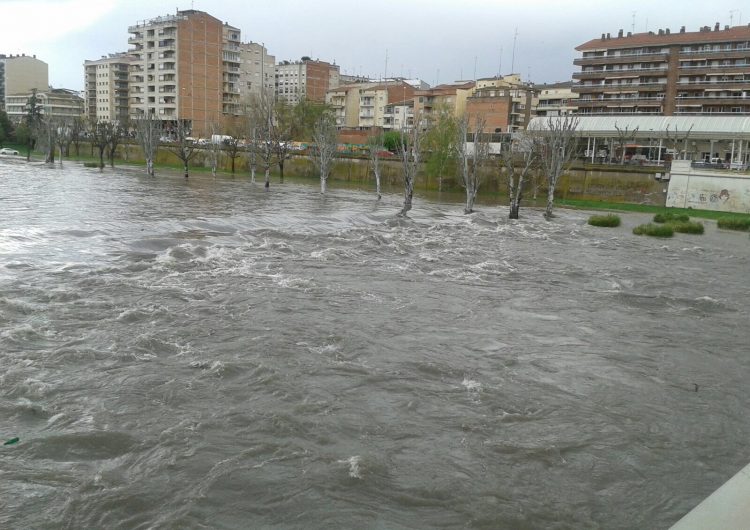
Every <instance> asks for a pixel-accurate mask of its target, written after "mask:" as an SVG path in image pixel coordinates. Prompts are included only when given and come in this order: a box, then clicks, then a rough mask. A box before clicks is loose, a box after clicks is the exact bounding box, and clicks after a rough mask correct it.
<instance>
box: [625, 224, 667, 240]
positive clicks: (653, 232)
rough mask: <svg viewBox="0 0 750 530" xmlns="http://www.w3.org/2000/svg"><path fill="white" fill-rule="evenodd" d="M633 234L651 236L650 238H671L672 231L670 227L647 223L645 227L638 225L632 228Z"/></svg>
mask: <svg viewBox="0 0 750 530" xmlns="http://www.w3.org/2000/svg"><path fill="white" fill-rule="evenodd" d="M633 233H634V234H635V235H637V236H643V235H645V236H652V237H672V236H673V235H674V229H673V228H672V225H668V224H664V225H655V224H653V223H648V224H645V225H638V226H636V227H635V228H633Z"/></svg>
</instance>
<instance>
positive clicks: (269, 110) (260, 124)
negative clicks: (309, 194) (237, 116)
mask: <svg viewBox="0 0 750 530" xmlns="http://www.w3.org/2000/svg"><path fill="white" fill-rule="evenodd" d="M248 120H249V126H250V129H251V131H252V134H253V135H254V136H255V138H254V140H253V142H252V144H253V147H252V149H253V151H252V152H251V154H252V156H253V157H256V156H257V157H259V158H260V162H261V165H262V166H263V173H264V178H265V187H266V189H268V188H269V187H270V186H271V164H272V163H273V156H274V152H275V151H274V142H273V140H272V131H273V120H274V105H273V101H272V98H271V95H270V94H268V93H267V92H266V91H265V90H264V91H261V93H260V95H254V96H253V97H252V99H251V100H250V105H249V109H248ZM253 180H254V179H253Z"/></svg>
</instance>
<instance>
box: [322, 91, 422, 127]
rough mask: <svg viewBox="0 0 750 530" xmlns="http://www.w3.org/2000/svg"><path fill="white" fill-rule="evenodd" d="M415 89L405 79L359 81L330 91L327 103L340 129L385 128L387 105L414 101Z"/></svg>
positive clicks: (327, 95)
mask: <svg viewBox="0 0 750 530" xmlns="http://www.w3.org/2000/svg"><path fill="white" fill-rule="evenodd" d="M415 92H416V91H415V89H414V87H413V86H412V85H410V84H408V83H406V82H404V81H387V82H383V83H357V84H353V85H346V86H341V87H338V88H334V89H330V90H328V92H327V94H326V103H328V105H329V106H330V107H331V108H332V109H333V112H334V115H335V117H336V125H337V126H338V127H339V129H359V130H367V129H372V128H375V127H377V128H383V127H384V125H385V123H386V115H387V112H386V108H387V107H388V106H389V105H391V104H393V103H394V102H403V101H408V100H411V99H412V98H413V97H414V94H415Z"/></svg>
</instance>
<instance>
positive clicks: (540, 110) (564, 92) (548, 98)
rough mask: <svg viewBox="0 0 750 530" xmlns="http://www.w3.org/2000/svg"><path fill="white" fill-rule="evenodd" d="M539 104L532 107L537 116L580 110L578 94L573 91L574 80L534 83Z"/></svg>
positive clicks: (563, 113)
mask: <svg viewBox="0 0 750 530" xmlns="http://www.w3.org/2000/svg"><path fill="white" fill-rule="evenodd" d="M534 92H535V93H536V94H537V104H536V107H535V108H534V109H532V114H535V115H536V116H542V117H543V116H565V115H568V114H575V113H576V112H577V111H578V106H577V101H578V94H577V93H575V92H573V81H566V82H564V83H553V84H542V85H534Z"/></svg>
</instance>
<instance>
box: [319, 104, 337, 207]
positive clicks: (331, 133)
mask: <svg viewBox="0 0 750 530" xmlns="http://www.w3.org/2000/svg"><path fill="white" fill-rule="evenodd" d="M313 140H314V142H315V154H314V156H313V162H314V163H315V165H316V166H317V167H318V171H319V172H320V193H325V192H326V183H327V181H328V176H329V175H330V173H331V169H332V167H333V163H334V158H335V156H336V149H337V148H338V131H337V130H336V118H335V117H334V116H333V114H331V113H330V112H326V113H325V114H321V116H320V117H319V118H318V122H317V123H316V124H315V128H314V130H313Z"/></svg>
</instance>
